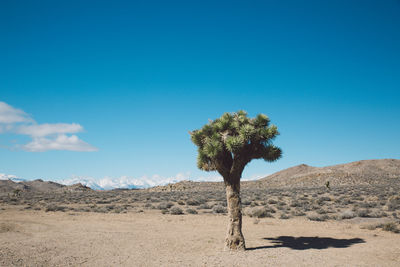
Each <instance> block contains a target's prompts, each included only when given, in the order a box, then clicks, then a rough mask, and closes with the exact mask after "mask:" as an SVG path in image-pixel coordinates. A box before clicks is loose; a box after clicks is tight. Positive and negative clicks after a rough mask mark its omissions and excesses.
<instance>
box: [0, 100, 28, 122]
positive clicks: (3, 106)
mask: <svg viewBox="0 0 400 267" xmlns="http://www.w3.org/2000/svg"><path fill="white" fill-rule="evenodd" d="M18 122H33V119H32V118H31V117H30V116H29V115H28V114H26V113H25V112H24V111H23V110H20V109H16V108H14V107H12V106H10V105H8V104H7V103H5V102H0V123H4V124H11V123H18Z"/></svg>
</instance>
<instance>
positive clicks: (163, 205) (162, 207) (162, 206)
mask: <svg viewBox="0 0 400 267" xmlns="http://www.w3.org/2000/svg"><path fill="white" fill-rule="evenodd" d="M173 205H174V203H172V202H161V203H160V204H158V209H160V210H166V209H169V208H171V207H172V206H173Z"/></svg>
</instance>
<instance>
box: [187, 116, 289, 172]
mask: <svg viewBox="0 0 400 267" xmlns="http://www.w3.org/2000/svg"><path fill="white" fill-rule="evenodd" d="M277 135H279V132H278V128H277V127H276V126H275V125H270V120H269V118H268V117H267V116H266V115H264V114H259V115H257V116H256V117H255V118H249V117H248V116H247V113H246V112H245V111H242V110H241V111H238V112H235V113H224V114H223V115H222V116H221V117H220V118H218V119H216V120H214V121H210V122H209V123H208V124H206V125H204V126H203V127H202V128H201V129H199V130H195V131H193V132H191V139H192V142H193V143H194V144H195V145H196V146H197V147H198V157H197V166H198V167H199V169H201V170H205V171H218V172H219V173H220V174H221V175H222V176H223V177H224V178H225V179H227V178H229V177H231V176H232V175H236V176H238V175H239V179H240V175H241V173H242V171H243V169H244V167H245V166H246V164H247V163H249V162H250V161H251V160H253V159H264V160H265V161H269V162H271V161H275V160H277V159H279V158H280V157H281V154H282V151H281V149H280V148H279V147H276V146H274V145H273V144H272V141H273V140H274V139H275V137H276V136H277Z"/></svg>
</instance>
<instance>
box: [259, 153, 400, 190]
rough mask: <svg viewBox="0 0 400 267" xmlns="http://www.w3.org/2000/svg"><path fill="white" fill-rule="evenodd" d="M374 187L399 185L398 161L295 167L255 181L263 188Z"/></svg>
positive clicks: (399, 164)
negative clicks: (326, 184) (377, 185)
mask: <svg viewBox="0 0 400 267" xmlns="http://www.w3.org/2000/svg"><path fill="white" fill-rule="evenodd" d="M327 181H329V183H330V185H331V186H340V185H376V184H388V183H392V182H399V181H400V160H397V159H380V160H361V161H355V162H351V163H347V164H339V165H333V166H328V167H321V168H319V167H311V166H307V165H304V164H302V165H298V166H295V167H292V168H289V169H285V170H282V171H280V172H277V173H274V174H272V175H270V176H267V177H265V178H263V179H260V180H258V181H256V183H259V184H261V185H262V186H266V187H315V186H324V185H325V183H326V182H327Z"/></svg>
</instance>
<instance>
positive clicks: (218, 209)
mask: <svg viewBox="0 0 400 267" xmlns="http://www.w3.org/2000/svg"><path fill="white" fill-rule="evenodd" d="M212 211H213V212H214V213H226V208H225V207H224V206H221V205H216V206H214V207H213V208H212Z"/></svg>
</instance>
